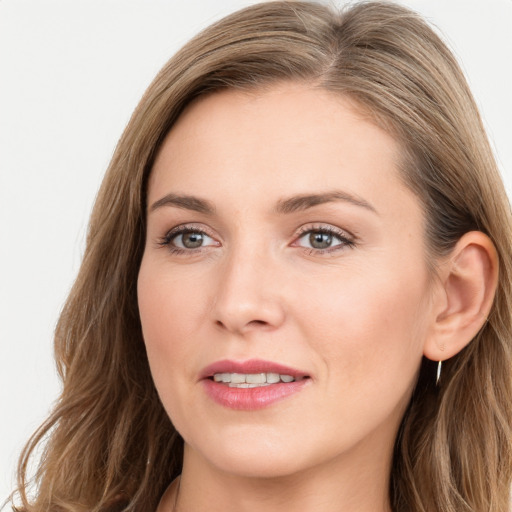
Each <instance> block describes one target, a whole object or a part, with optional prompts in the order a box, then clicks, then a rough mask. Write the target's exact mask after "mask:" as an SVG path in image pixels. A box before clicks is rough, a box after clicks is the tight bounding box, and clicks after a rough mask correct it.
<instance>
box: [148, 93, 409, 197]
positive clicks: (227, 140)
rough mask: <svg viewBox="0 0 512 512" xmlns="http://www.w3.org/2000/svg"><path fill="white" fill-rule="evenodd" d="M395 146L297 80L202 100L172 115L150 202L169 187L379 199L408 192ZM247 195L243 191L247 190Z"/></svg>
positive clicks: (342, 104)
mask: <svg viewBox="0 0 512 512" xmlns="http://www.w3.org/2000/svg"><path fill="white" fill-rule="evenodd" d="M400 154H401V152H400V145H399V143H398V142H397V141H396V140H395V138H394V137H393V136H391V135H390V134H388V133H387V132H385V131H384V130H382V129H381V128H379V127H378V126H377V125H376V124H375V123H374V122H373V120H372V119H370V117H369V116H368V115H366V114H365V113H364V110H363V109H361V108H358V106H357V104H355V103H354V102H353V101H351V100H350V99H348V98H346V97H343V96H341V95H337V94H334V93H332V92H328V91H326V90H323V89H319V88H315V87H313V86H311V85H308V86H307V85H302V84H289V83H286V84H279V85H278V86H274V87H272V88H268V89H265V90H256V91H251V92H246V91H235V90H226V91H222V92H216V93H213V94H211V95H208V96H205V97H202V98H200V99H198V100H196V101H195V102H194V103H192V104H191V105H189V106H188V108H187V109H186V110H185V111H184V112H183V114H182V115H181V116H180V118H179V119H178V121H177V122H176V124H175V125H174V127H173V128H172V130H171V131H170V132H169V134H168V135H167V137H166V139H165V140H164V143H163V145H162V147H161V148H160V151H159V153H158V155H157V158H156V160H155V163H154V166H153V169H152V173H151V176H150V184H149V185H150V186H149V196H150V197H149V200H150V202H151V201H152V200H156V199H158V197H157V196H159V195H162V194H165V193H168V192H170V191H176V192H182V193H191V191H194V193H195V194H196V195H206V196H209V197H212V196H214V197H213V199H214V200H218V201H219V202H222V201H224V200H225V201H234V200H235V199H236V198H240V197H242V196H243V197H244V200H246V201H249V202H250V201H252V200H254V198H257V199H258V200H259V201H260V202H261V201H266V200H268V201H272V200H276V199H277V198H279V197H282V196H286V195H291V194H303V193H308V192H311V191H312V190H314V191H321V190H322V189H334V188H335V189H340V188H341V189H343V190H344V191H346V192H348V193H351V194H354V195H365V196H366V198H367V199H368V200H369V202H372V201H374V202H376V203H379V202H380V201H381V199H382V198H381V196H382V193H383V191H384V189H386V190H387V192H389V193H394V192H396V194H403V193H409V194H410V191H408V190H407V189H405V187H404V186H403V184H402V180H401V179H400V177H399V171H398V162H399V160H400ZM249 192H251V194H249Z"/></svg>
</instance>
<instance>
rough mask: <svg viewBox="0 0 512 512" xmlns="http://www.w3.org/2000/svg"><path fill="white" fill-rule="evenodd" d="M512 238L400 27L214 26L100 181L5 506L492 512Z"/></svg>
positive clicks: (190, 50)
mask: <svg viewBox="0 0 512 512" xmlns="http://www.w3.org/2000/svg"><path fill="white" fill-rule="evenodd" d="M510 233H511V220H510V208H509V205H508V202H507V199H506V195H505V192H504V190H503V185H502V183H501V181H500V178H499V174H498V172H497V169H496V164H495V162H494V160H493V157H492V153H491V150H490V148H489V144H488V142H487V139H486V137H485V134H484V130H483V128H482V124H481V121H480V118H479V115H478V112H477V109H476V107H475V104H474V101H473V99H472V97H471V94H470V92H469V90H468V88H467V85H466V83H465V80H464V78H463V75H462V73H461V71H460V69H459V67H458V65H457V64H456V62H455V61H454V59H453V56H452V55H451V54H450V52H449V51H448V50H447V49H446V47H445V46H444V44H443V43H442V42H441V41H440V40H439V38H438V37H437V36H436V35H435V34H434V33H433V32H432V30H431V29H430V28H429V27H428V26H427V25H426V24H425V23H424V22H423V21H422V20H421V19H420V18H419V17H418V16H417V15H415V14H414V13H412V12H410V11H408V10H406V9H404V8H401V7H399V6H396V5H394V4H392V3H389V2H369V3H361V4H356V5H354V6H353V7H351V8H350V9H347V10H345V11H343V12H342V13H339V14H338V13H336V12H333V11H331V10H329V9H328V8H326V7H322V6H319V5H317V4H309V3H300V2H293V3H281V2H277V3H273V2H270V3H264V4H261V5H256V6H254V7H251V8H248V9H246V10H243V11H240V12H238V13H235V14H234V15H232V16H229V17H227V18H226V19H224V20H222V21H221V22H219V23H217V24H215V25H213V26H211V27H210V28H208V29H207V30H206V31H204V32H203V33H202V34H200V35H199V36H198V37H197V38H196V39H194V40H193V41H191V42H190V43H189V44H188V45H187V46H185V47H184V48H183V49H182V50H181V51H180V52H179V53H178V54H177V55H176V56H175V57H174V58H173V59H172V60H171V61H170V62H169V63H168V64H167V65H166V66H165V67H164V68H163V70H162V71H161V72H160V74H159V75H158V76H157V78H156V79H155V81H154V82H153V84H152V85H151V86H150V87H149V89H148V91H147V92H146V94H145V96H144V98H143V99H142V101H141V103H140V104H139V106H138V108H137V109H136V111H135V113H134V114H133V116H132V119H131V120H130V123H129V125H128V127H127V129H126V131H125V133H124V134H123V137H122V139H121V141H120V143H119V146H118V148H117V150H116V153H115V155H114V157H113V160H112V163H111V165H110V168H109V171H108V173H107V175H106V177H105V180H104V182H103V185H102V188H101V191H100V193H99V196H98V199H97V202H96V206H95V209H94V211H93V215H92V218H91V223H90V229H89V235H88V242H87V250H86V253H85V255H84V260H83V264H82V268H81V271H80V274H79V276H78V279H77V282H76V283H75V286H74V288H73V290H72V292H71V294H70V297H69V300H68V302H67V304H66V307H65V309H64V311H63V314H62V317H61V319H60V322H59V325H58V328H57V332H56V347H57V356H58V364H59V370H60V373H61V376H62V378H63V382H64V388H63V393H62V397H61V399H60V401H59V403H58V404H57V406H56V408H55V411H54V412H53V414H52V416H51V417H50V418H49V419H48V421H47V422H46V423H45V424H44V425H43V426H42V427H41V428H40V430H39V431H38V432H37V433H36V434H35V436H34V437H33V438H32V440H31V441H30V443H29V444H28V445H27V448H26V449H25V451H24V453H23V454H22V458H21V462H20V471H19V475H20V476H19V491H20V493H21V497H22V501H23V505H22V506H21V507H19V509H18V510H27V511H32V510H73V511H78V510H88V511H89V510H98V511H99V510H105V511H106V510H158V511H164V512H167V511H173V510H174V511H181V512H187V511H201V510H209V511H212V510H246V511H251V510H255V509H256V508H258V509H259V508H260V507H262V506H263V507H265V509H267V510H290V509H298V510H315V511H334V510H336V511H338V510H344V511H348V510H354V511H358V512H361V511H366V510H368V511H370V510H371V511H389V510H393V511H395V512H396V511H411V510H414V511H427V510H428V511H429V512H430V511H457V512H459V511H463V510H467V511H483V510H486V511H487V510H489V511H493V512H498V511H505V510H507V507H508V498H509V485H510V479H511V469H510V468H511V460H510V459H511V455H510V425H511V422H512V420H511V408H510V405H509V402H510V396H511V389H510V386H511V379H510V341H511V328H512V327H511V315H510V300H511V298H510V293H511V289H510V273H511V254H512V250H511V249H512V248H511V240H510ZM47 437H48V439H47V445H46V451H45V454H44V456H43V458H42V461H41V465H40V468H39V473H38V475H37V483H38V491H37V493H36V497H35V498H34V499H33V500H28V498H27V497H26V494H25V491H26V488H27V481H26V480H25V475H26V471H27V466H28V461H29V457H30V455H31V453H32V452H33V451H34V449H35V448H36V447H37V446H38V445H39V443H40V442H41V441H42V440H43V439H46V438H47ZM180 475H181V477H180Z"/></svg>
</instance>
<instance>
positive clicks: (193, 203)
mask: <svg viewBox="0 0 512 512" xmlns="http://www.w3.org/2000/svg"><path fill="white" fill-rule="evenodd" d="M338 201H340V202H345V203H349V204H352V205H354V206H359V207H361V208H365V209H367V210H369V211H371V212H374V213H376V214H378V212H377V210H376V209H375V208H374V207H373V206H372V205H371V204H370V203H369V202H368V201H366V200H364V199H363V198H361V197H358V196H355V195H352V194H349V193H347V192H343V191H340V190H334V191H330V192H324V193H319V194H302V195H297V196H293V197H290V198H287V199H280V200H279V201H278V202H277V205H276V206H275V208H274V211H275V212H276V213H279V214H289V213H294V212H298V211H304V210H307V209H308V208H312V207H314V206H318V205H320V204H326V203H333V202H338ZM163 206H174V207H176V208H183V209H185V210H191V211H195V212H199V213H204V214H206V215H213V214H214V213H215V206H213V204H212V203H211V202H210V201H207V200H206V199H201V198H199V197H196V196H190V195H178V194H173V193H170V194H167V195H165V196H164V197H162V198H161V199H159V200H158V201H155V202H154V203H153V204H152V205H151V207H150V208H149V211H150V212H153V211H155V210H157V209H159V208H162V207H163Z"/></svg>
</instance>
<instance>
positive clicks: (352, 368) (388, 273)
mask: <svg viewBox="0 0 512 512" xmlns="http://www.w3.org/2000/svg"><path fill="white" fill-rule="evenodd" d="M324 284H325V286H324V287H322V289H320V288H316V292H315V287H314V286H312V288H311V289H312V290H313V293H312V294H311V295H310V297H309V300H308V303H307V306H304V304H302V306H301V307H302V308H305V307H307V308H308V311H309V313H308V318H309V320H310V321H309V323H307V324H305V323H303V327H304V328H305V329H307V330H308V331H309V333H308V338H309V339H310V340H312V341H313V342H314V343H315V344H316V345H317V352H318V353H321V354H322V359H323V364H324V365H325V367H326V368H327V370H328V371H329V372H330V373H336V374H337V375H339V379H343V380H344V381H345V382H346V383H347V385H348V386H354V389H361V390H363V389H367V390H368V393H371V392H372V390H373V393H374V392H375V389H376V388H377V389H383V388H388V387H389V388H392V387H393V386H397V385H399V386H400V387H402V388H403V389H406V388H407V387H410V386H412V385H413V383H414V380H415V376H416V372H417V370H418V367H419V364H420V361H421V357H422V352H423V343H424V340H425V336H426V332H427V329H426V327H427V323H426V317H427V307H426V300H425V298H426V296H427V294H428V285H427V278H426V274H423V273H422V272H421V271H414V272H411V275H408V273H403V272H401V271H397V270H395V271H393V267H392V266H391V267H389V268H382V267H381V268H380V271H379V268H378V267H374V268H373V270H371V269H366V271H364V272H362V271H361V272H352V273H351V274H350V276H344V278H343V279H340V280H338V281H336V280H331V281H330V282H329V283H324ZM312 326H314V327H313V328H312ZM315 331H316V335H314V336H313V334H312V333H314V332H315ZM339 379H336V380H339ZM356 385H357V387H356Z"/></svg>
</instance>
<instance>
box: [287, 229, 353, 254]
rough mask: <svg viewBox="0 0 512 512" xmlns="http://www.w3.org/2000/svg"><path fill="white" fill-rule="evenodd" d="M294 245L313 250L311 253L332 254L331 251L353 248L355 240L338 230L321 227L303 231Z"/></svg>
mask: <svg viewBox="0 0 512 512" xmlns="http://www.w3.org/2000/svg"><path fill="white" fill-rule="evenodd" d="M293 245H296V246H299V247H304V248H308V249H311V252H317V251H318V252H330V250H332V251H335V250H337V249H342V248H344V247H353V246H354V240H353V238H351V237H350V236H349V235H348V234H347V233H345V232H343V231H341V230H338V229H336V228H333V227H321V228H310V229H307V230H306V231H302V234H301V236H300V237H299V238H298V239H297V241H296V242H295V243H294V244H293Z"/></svg>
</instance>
